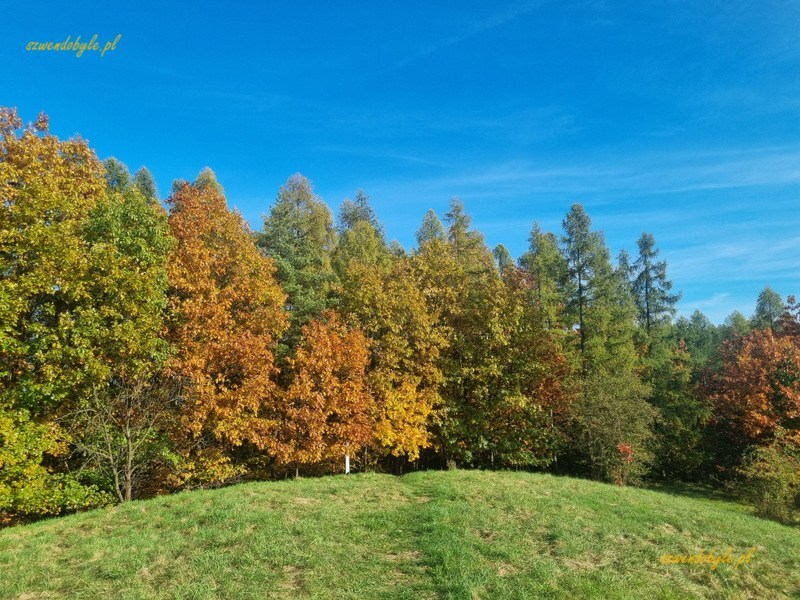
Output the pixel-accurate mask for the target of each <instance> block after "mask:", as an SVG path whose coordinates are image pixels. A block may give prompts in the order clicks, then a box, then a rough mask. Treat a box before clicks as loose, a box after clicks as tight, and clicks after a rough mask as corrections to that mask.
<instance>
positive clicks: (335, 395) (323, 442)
mask: <svg viewBox="0 0 800 600" xmlns="http://www.w3.org/2000/svg"><path fill="white" fill-rule="evenodd" d="M368 362H369V346H368V342H367V339H366V337H364V334H363V333H361V331H360V330H358V329H352V330H348V328H347V327H346V326H345V325H344V323H343V322H342V321H341V319H340V318H339V316H338V315H337V314H336V313H335V312H333V311H330V310H328V311H325V312H323V313H322V315H321V316H320V318H319V319H315V320H313V321H311V322H310V323H308V324H306V325H304V326H303V329H302V337H301V340H300V343H299V345H298V347H297V349H296V352H295V354H294V356H293V357H290V358H289V359H288V363H289V370H290V372H291V382H290V384H289V386H288V389H287V391H286V395H285V400H284V402H283V405H282V407H281V414H282V418H281V424H280V426H279V429H278V432H277V448H276V457H277V460H278V462H279V464H282V465H293V466H295V467H299V466H301V465H310V464H317V463H321V462H327V461H332V460H336V459H342V458H343V457H344V455H345V454H351V455H355V454H356V452H358V450H359V449H361V448H362V447H363V446H364V445H365V444H367V443H368V442H369V441H370V440H371V439H372V437H373V435H374V433H373V428H374V414H375V403H374V400H373V398H372V394H371V393H370V390H369V387H368V385H367V374H366V370H367V364H368Z"/></svg>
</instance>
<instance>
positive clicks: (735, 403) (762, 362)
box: [711, 329, 800, 445]
mask: <svg viewBox="0 0 800 600" xmlns="http://www.w3.org/2000/svg"><path fill="white" fill-rule="evenodd" d="M721 357H722V370H721V372H720V374H719V375H717V376H716V377H715V378H714V380H713V382H712V393H711V398H712V400H713V401H714V402H715V404H716V407H717V411H718V415H719V417H720V418H722V419H724V420H726V421H727V422H728V423H729V424H730V426H731V428H732V429H733V430H734V431H735V432H736V433H737V434H739V435H741V436H742V437H743V438H744V439H746V440H747V441H748V442H750V443H756V444H759V445H763V444H767V443H769V442H770V441H771V440H772V438H773V437H774V436H775V434H776V432H777V431H778V430H779V429H783V430H785V432H786V437H787V440H790V441H792V442H794V443H796V444H798V445H800V337H797V336H795V335H789V334H783V335H776V334H775V333H773V332H772V331H771V330H769V329H767V330H755V331H752V332H750V333H749V334H748V335H746V336H744V337H736V338H734V339H731V340H728V341H727V342H725V344H723V346H722V348H721Z"/></svg>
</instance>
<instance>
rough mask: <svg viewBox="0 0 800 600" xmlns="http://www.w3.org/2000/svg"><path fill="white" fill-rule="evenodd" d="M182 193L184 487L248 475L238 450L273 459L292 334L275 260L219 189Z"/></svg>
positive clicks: (173, 212) (175, 326)
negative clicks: (279, 352) (234, 455)
mask: <svg viewBox="0 0 800 600" xmlns="http://www.w3.org/2000/svg"><path fill="white" fill-rule="evenodd" d="M208 179H209V178H208V177H206V180H207V181H206V183H205V184H202V185H199V186H198V185H196V184H195V185H184V186H183V187H181V188H180V190H178V191H177V192H176V193H174V194H173V195H172V196H171V197H170V199H169V204H170V216H169V225H170V229H171V232H172V235H173V236H174V237H175V239H176V240H177V245H176V247H175V249H174V250H173V252H172V253H171V255H170V261H169V281H170V309H171V312H172V315H171V318H170V322H169V334H168V339H169V341H170V342H171V343H172V344H173V345H174V347H175V352H176V354H175V356H174V357H173V358H172V359H171V361H170V363H169V370H170V372H171V373H172V374H173V375H174V376H176V377H180V378H181V379H183V380H184V381H185V382H186V383H187V385H186V386H185V393H184V395H183V401H182V404H181V406H180V420H179V422H178V423H176V430H175V432H174V435H175V437H176V440H177V442H176V443H177V444H178V446H179V448H180V451H181V453H182V455H183V458H184V460H183V462H182V464H181V465H180V471H179V475H180V478H181V481H182V482H186V483H188V484H198V483H199V484H203V483H214V482H219V481H223V480H225V479H227V478H229V477H231V476H233V475H234V474H236V473H239V472H241V471H242V467H241V465H236V464H233V463H232V461H231V452H232V451H233V449H235V448H237V447H240V446H242V445H243V444H249V445H250V446H252V447H254V448H256V449H258V450H261V451H268V450H270V449H271V448H272V442H273V435H274V431H275V426H276V422H275V411H276V404H277V403H278V401H279V398H280V393H279V389H278V386H277V384H276V375H277V367H276V364H275V357H274V352H275V347H276V345H277V342H278V340H279V339H280V338H281V336H282V335H283V332H284V331H285V329H286V326H287V318H286V314H285V312H284V306H285V302H286V296H285V294H284V293H283V292H282V291H281V289H280V287H279V285H278V283H277V282H276V280H275V267H274V264H273V261H272V260H270V259H268V258H265V257H264V256H263V255H262V254H261V253H260V252H259V251H258V249H257V248H256V247H255V245H254V243H253V239H252V235H251V232H250V231H249V228H248V227H247V225H246V223H245V222H244V220H243V219H242V217H241V215H239V214H238V213H236V212H230V211H229V210H228V208H227V206H226V203H225V198H224V196H223V195H222V194H221V193H220V191H219V189H220V188H219V187H218V185H213V184H211V183H209V182H208Z"/></svg>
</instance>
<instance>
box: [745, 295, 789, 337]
mask: <svg viewBox="0 0 800 600" xmlns="http://www.w3.org/2000/svg"><path fill="white" fill-rule="evenodd" d="M785 310H786V306H785V305H784V302H783V299H782V298H781V296H780V294H778V292H776V291H775V290H773V289H772V288H771V287H770V286H768V285H765V286H764V289H763V290H761V292H760V293H759V294H758V298H757V299H756V310H755V312H754V313H753V316H752V317H751V318H750V324H751V326H752V327H753V329H771V330H772V331H775V330H776V328H777V325H778V322H779V321H780V318H781V315H783V313H784V311H785Z"/></svg>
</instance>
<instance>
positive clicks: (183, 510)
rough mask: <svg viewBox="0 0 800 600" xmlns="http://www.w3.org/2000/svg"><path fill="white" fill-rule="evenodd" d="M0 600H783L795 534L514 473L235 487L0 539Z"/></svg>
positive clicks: (679, 504)
mask: <svg viewBox="0 0 800 600" xmlns="http://www.w3.org/2000/svg"><path fill="white" fill-rule="evenodd" d="M729 547H730V548H732V551H731V554H730V556H731V559H732V561H733V562H732V563H730V564H728V563H726V562H721V563H719V565H718V566H717V568H716V569H711V567H710V565H708V564H662V555H664V554H669V555H684V556H696V555H697V554H698V553H699V552H701V551H702V552H703V556H708V555H709V554H712V555H713V554H717V555H720V554H723V553H724V552H725V550H726V549H727V548H729ZM751 548H755V550H751ZM748 552H749V560H747V559H745V558H743V559H742V564H741V565H740V566H739V567H738V568H736V565H735V564H734V563H735V562H737V561H738V560H739V557H740V556H747V553H748ZM667 560H668V561H669V562H671V561H672V560H675V559H667ZM745 560H746V562H744V561H745ZM0 597H2V598H28V599H30V598H62V597H63V598H106V597H109V598H110V597H124V598H126V599H131V598H237V599H238V598H307V597H310V598H409V599H412V598H413V599H416V598H491V599H495V598H539V597H541V598H573V599H577V598H604V599H608V598H705V597H715V598H717V597H718V598H782V597H786V598H791V597H795V598H797V597H800V531H798V529H797V528H790V527H786V526H783V525H780V524H777V523H773V522H770V521H766V520H762V519H758V518H756V517H753V516H751V515H750V514H748V513H747V511H746V510H745V509H744V508H743V507H741V506H739V505H737V504H735V503H732V502H725V501H718V500H711V499H698V498H693V497H688V496H685V495H678V494H671V493H664V492H655V491H650V490H641V489H634V488H619V487H615V486H611V485H604V484H599V483H594V482H590V481H583V480H579V479H571V478H566V477H553V476H549V475H535V474H528V473H512V472H494V473H492V472H480V471H448V472H423V473H414V474H411V475H407V476H404V477H393V476H389V475H373V474H368V475H355V476H349V477H344V476H341V477H327V478H321V479H301V480H292V481H281V482H267V483H249V484H243V485H238V486H233V487H229V488H225V489H220V490H210V491H197V492H185V493H181V494H177V495H174V496H166V497H160V498H156V499H153V500H148V501H142V502H133V503H129V504H127V505H124V506H118V507H114V508H109V509H106V510H99V511H94V512H89V513H84V514H79V515H73V516H69V517H65V518H61V519H54V520H50V521H43V522H39V523H35V524H32V525H28V526H24V527H16V528H11V529H6V530H4V531H0Z"/></svg>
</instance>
